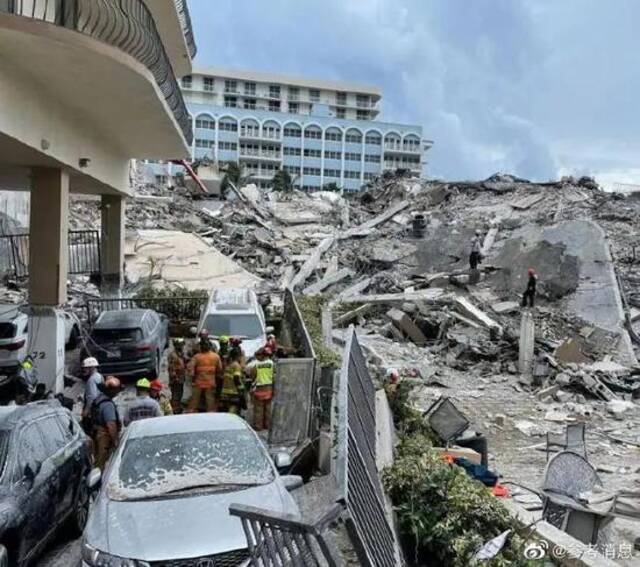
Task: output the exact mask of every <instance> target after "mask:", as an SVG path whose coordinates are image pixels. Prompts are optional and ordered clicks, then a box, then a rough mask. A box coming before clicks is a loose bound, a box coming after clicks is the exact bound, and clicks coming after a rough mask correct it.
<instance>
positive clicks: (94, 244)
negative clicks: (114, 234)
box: [0, 230, 101, 278]
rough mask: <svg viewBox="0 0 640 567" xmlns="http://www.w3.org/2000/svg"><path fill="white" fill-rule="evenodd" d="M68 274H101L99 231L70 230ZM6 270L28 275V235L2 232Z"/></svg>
mask: <svg viewBox="0 0 640 567" xmlns="http://www.w3.org/2000/svg"><path fill="white" fill-rule="evenodd" d="M68 238H69V243H68V257H69V275H93V274H99V273H100V271H101V270H100V231H99V230H70V231H69V236H68ZM0 258H1V261H2V264H3V266H2V267H3V270H2V271H3V272H4V273H5V274H6V275H9V276H13V277H16V278H27V277H29V234H26V233H23V234H5V235H0Z"/></svg>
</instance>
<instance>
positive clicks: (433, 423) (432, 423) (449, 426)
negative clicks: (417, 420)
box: [423, 397, 469, 446]
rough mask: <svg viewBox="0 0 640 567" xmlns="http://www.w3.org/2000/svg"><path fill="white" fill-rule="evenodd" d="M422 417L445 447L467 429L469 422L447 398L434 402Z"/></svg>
mask: <svg viewBox="0 0 640 567" xmlns="http://www.w3.org/2000/svg"><path fill="white" fill-rule="evenodd" d="M423 415H424V417H425V418H426V420H427V422H428V423H429V427H431V429H433V431H434V432H435V433H436V434H437V435H438V437H440V439H442V441H443V442H444V443H445V444H446V445H447V446H449V443H451V442H452V441H453V440H454V439H455V438H456V437H458V436H460V435H461V434H462V432H463V431H465V430H466V429H467V428H468V427H469V420H468V419H467V418H466V417H465V415H464V414H463V413H462V412H461V411H460V410H459V409H458V408H457V407H456V406H455V405H454V404H453V402H452V401H451V400H450V399H449V398H447V397H442V398H439V399H438V400H436V401H435V402H434V403H433V404H431V407H429V409H427V411H425V412H424V414H423Z"/></svg>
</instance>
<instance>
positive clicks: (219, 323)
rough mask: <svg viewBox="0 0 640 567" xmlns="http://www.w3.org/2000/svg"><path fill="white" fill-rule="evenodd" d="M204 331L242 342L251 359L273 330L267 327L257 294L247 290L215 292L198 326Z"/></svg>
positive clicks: (218, 290) (213, 335) (210, 296)
mask: <svg viewBox="0 0 640 567" xmlns="http://www.w3.org/2000/svg"><path fill="white" fill-rule="evenodd" d="M203 330H207V331H208V332H209V336H211V337H212V338H214V339H218V338H219V337H222V336H225V335H226V336H228V337H236V338H240V339H242V350H243V351H244V354H245V356H246V357H247V358H251V357H252V356H254V355H255V353H256V351H257V350H258V349H259V348H261V347H263V346H264V345H265V343H266V342H267V333H270V332H272V331H273V329H272V328H271V327H266V323H265V318H264V311H263V310H262V306H261V305H260V303H259V302H258V297H257V296H256V293H255V292H254V291H253V290H251V289H245V288H233V289H214V290H212V291H211V293H210V294H209V300H208V301H207V306H206V307H205V309H204V310H203V311H202V315H201V316H200V322H199V324H198V332H201V331H203Z"/></svg>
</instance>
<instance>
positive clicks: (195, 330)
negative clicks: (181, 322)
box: [189, 327, 198, 337]
mask: <svg viewBox="0 0 640 567" xmlns="http://www.w3.org/2000/svg"><path fill="white" fill-rule="evenodd" d="M189 334H190V335H191V336H192V337H195V336H196V335H197V334H198V327H189Z"/></svg>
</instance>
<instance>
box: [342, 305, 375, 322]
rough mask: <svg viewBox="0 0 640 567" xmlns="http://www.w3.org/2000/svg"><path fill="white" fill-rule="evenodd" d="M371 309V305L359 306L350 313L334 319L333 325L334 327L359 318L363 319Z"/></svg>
mask: <svg viewBox="0 0 640 567" xmlns="http://www.w3.org/2000/svg"><path fill="white" fill-rule="evenodd" d="M372 308H373V305H371V303H365V304H364V305H361V306H360V307H356V308H355V309H352V310H351V311H348V312H347V313H345V314H344V315H340V316H339V317H336V318H335V320H334V324H335V325H344V324H345V323H349V322H351V321H353V320H354V319H358V318H360V317H363V316H364V315H366V314H367V313H369V312H370V311H371V309H372Z"/></svg>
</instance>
